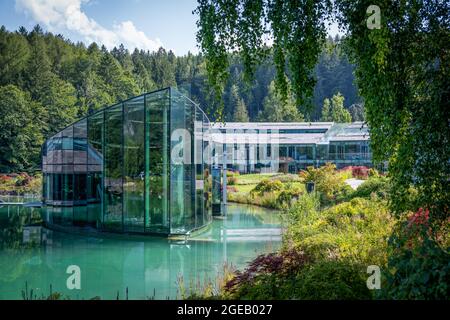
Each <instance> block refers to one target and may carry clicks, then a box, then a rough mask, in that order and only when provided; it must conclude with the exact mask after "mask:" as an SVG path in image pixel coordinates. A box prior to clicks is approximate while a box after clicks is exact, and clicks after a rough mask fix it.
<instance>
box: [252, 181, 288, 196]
mask: <svg viewBox="0 0 450 320" xmlns="http://www.w3.org/2000/svg"><path fill="white" fill-rule="evenodd" d="M282 189H283V184H282V183H281V181H280V180H273V181H271V180H269V179H264V180H262V181H261V182H260V183H258V184H257V185H256V187H255V188H254V189H253V190H252V191H250V193H251V194H252V195H254V194H260V195H262V194H264V193H267V192H274V191H280V190H282Z"/></svg>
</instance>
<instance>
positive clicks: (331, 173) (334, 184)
mask: <svg viewBox="0 0 450 320" xmlns="http://www.w3.org/2000/svg"><path fill="white" fill-rule="evenodd" d="M299 175H300V178H301V180H302V181H303V182H304V183H307V182H314V184H315V190H316V191H317V192H319V193H320V194H321V201H322V203H323V204H332V203H334V201H335V199H336V197H337V196H338V195H339V193H340V192H342V190H343V188H346V187H345V182H344V181H345V180H346V178H347V177H346V175H345V173H342V172H338V171H336V165H334V164H332V163H327V164H326V165H324V166H322V167H319V168H314V167H308V168H307V169H306V170H304V171H301V172H300V174H299Z"/></svg>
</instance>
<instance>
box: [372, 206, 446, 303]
mask: <svg viewBox="0 0 450 320" xmlns="http://www.w3.org/2000/svg"><path fill="white" fill-rule="evenodd" d="M423 212H426V211H423ZM414 218H415V219H410V220H408V221H406V222H402V224H400V227H399V228H398V229H396V232H394V233H393V236H392V237H391V239H390V248H391V250H390V252H389V259H388V268H387V270H386V272H384V273H383V276H384V281H383V283H382V287H381V289H382V290H381V292H380V297H381V298H384V299H418V300H430V299H431V300H449V299H450V247H448V246H446V245H445V244H444V243H442V244H439V243H438V242H437V241H436V240H435V239H432V238H430V228H429V224H428V217H426V219H417V215H416V216H415V217H414ZM440 232H447V229H446V228H445V227H444V228H443V229H442V230H440V231H439V232H438V234H439V233H440ZM446 236H447V234H442V235H441V236H440V237H441V238H443V237H446Z"/></svg>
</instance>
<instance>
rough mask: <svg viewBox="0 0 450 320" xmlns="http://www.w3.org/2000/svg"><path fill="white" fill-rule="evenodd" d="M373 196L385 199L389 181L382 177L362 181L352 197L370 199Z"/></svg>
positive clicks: (387, 193)
mask: <svg viewBox="0 0 450 320" xmlns="http://www.w3.org/2000/svg"><path fill="white" fill-rule="evenodd" d="M373 195H375V196H377V197H378V198H381V199H387V197H388V195H389V179H388V178H387V177H383V176H374V177H370V178H369V179H368V180H366V181H364V182H363V183H362V184H361V185H359V186H358V188H357V189H356V190H355V192H354V193H353V194H352V197H354V198H356V197H359V198H370V197H372V196H373Z"/></svg>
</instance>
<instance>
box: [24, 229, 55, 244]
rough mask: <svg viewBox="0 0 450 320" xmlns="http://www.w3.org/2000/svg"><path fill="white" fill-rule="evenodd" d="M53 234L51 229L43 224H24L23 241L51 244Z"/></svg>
mask: <svg viewBox="0 0 450 320" xmlns="http://www.w3.org/2000/svg"><path fill="white" fill-rule="evenodd" d="M51 234H52V231H51V230H48V229H46V228H44V227H42V226H24V227H23V232H22V235H23V237H22V243H24V244H25V243H30V244H39V245H45V246H51V244H52V236H51Z"/></svg>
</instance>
